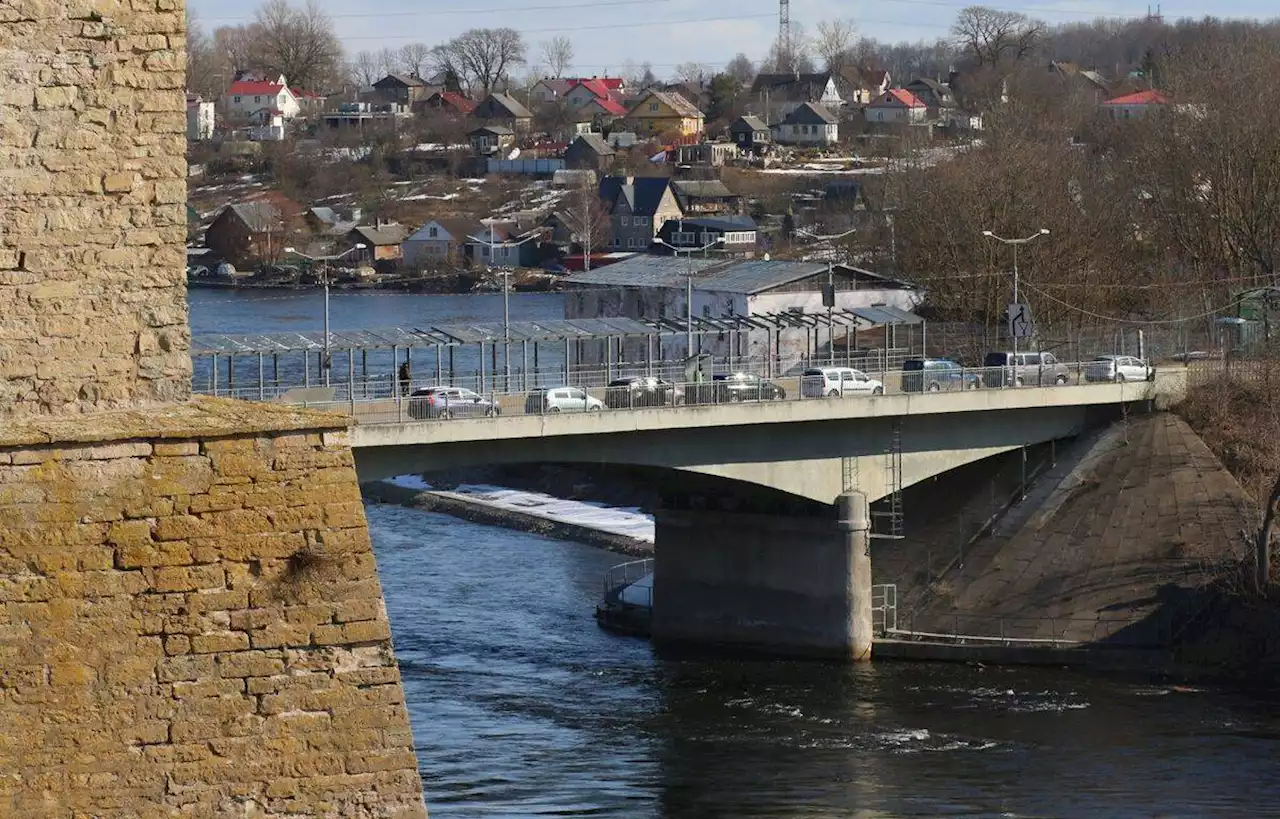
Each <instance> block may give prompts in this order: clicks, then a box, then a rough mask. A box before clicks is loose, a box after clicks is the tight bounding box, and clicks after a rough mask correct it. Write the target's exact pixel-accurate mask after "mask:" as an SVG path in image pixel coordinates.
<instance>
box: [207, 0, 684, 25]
mask: <svg viewBox="0 0 1280 819" xmlns="http://www.w3.org/2000/svg"><path fill="white" fill-rule="evenodd" d="M670 2H671V0H602V2H599V3H560V4H556V5H546V6H508V7H502V8H491V7H486V8H485V12H486V13H490V12H511V11H560V10H564V9H594V8H602V7H608V6H640V5H645V6H654V5H660V4H662V3H670ZM475 13H476V7H475V6H457V7H454V8H444V9H431V10H430V11H353V12H347V13H345V14H330V15H328V17H329V19H331V20H348V19H360V18H383V17H436V16H439V15H442V14H475ZM196 19H197V21H198V22H202V21H207V22H211V23H247V22H251V21H253V20H254V18H253V17H243V16H242V17H197V18H196Z"/></svg>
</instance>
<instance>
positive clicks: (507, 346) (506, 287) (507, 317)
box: [467, 219, 542, 390]
mask: <svg viewBox="0 0 1280 819" xmlns="http://www.w3.org/2000/svg"><path fill="white" fill-rule="evenodd" d="M493 231H494V227H493V220H492V219H491V220H490V221H489V266H488V272H489V274H490V275H492V274H493V272H494V261H493V259H494V254H495V253H496V252H497V251H496V249H495V246H494V241H493V238H494V236H493ZM540 235H542V234H541V231H534V232H533V233H530V234H529V235H528V236H526V237H524V238H523V239H521V240H520V241H518V242H506V241H503V243H502V246H503V248H504V249H505V250H506V252H510V249H511V248H513V247H519V246H520V245H522V244H524V243H525V242H530V241H533V240H534V239H536V238H538V237H539V236H540ZM467 238H468V239H470V240H471V241H473V242H476V243H477V244H479V243H482V242H483V240H482V239H480V238H479V237H476V236H468V237H467ZM502 344H503V348H502V368H503V374H504V375H505V378H506V380H505V382H504V383H503V385H502V388H503V389H504V390H507V389H510V387H509V385H510V383H511V268H510V267H508V266H507V265H503V266H502ZM495 377H496V376H495Z"/></svg>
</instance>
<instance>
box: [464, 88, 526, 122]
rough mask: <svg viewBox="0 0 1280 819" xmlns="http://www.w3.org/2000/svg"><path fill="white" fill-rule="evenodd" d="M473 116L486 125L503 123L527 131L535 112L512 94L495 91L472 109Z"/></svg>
mask: <svg viewBox="0 0 1280 819" xmlns="http://www.w3.org/2000/svg"><path fill="white" fill-rule="evenodd" d="M471 117H472V118H473V119H476V120H479V121H480V122H483V123H485V124H486V125H502V126H504V127H506V128H510V129H511V130H512V131H527V130H529V124H530V123H531V122H533V113H532V112H531V111H530V110H529V109H528V108H525V107H524V106H523V105H521V104H520V103H519V102H518V101H517V100H516V98H515V97H513V96H511V95H510V94H500V93H498V92H496V91H495V92H493V93H492V94H490V95H489V96H487V97H485V98H484V100H482V101H481V102H480V104H479V105H477V106H476V107H475V108H474V109H472V111H471Z"/></svg>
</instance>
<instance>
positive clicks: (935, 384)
mask: <svg viewBox="0 0 1280 819" xmlns="http://www.w3.org/2000/svg"><path fill="white" fill-rule="evenodd" d="M940 389H942V387H941V386H940V385H939V384H938V382H937V381H935V382H933V383H932V384H930V385H929V392H937V391H938V390H940Z"/></svg>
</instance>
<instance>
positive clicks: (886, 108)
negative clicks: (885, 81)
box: [866, 88, 928, 123]
mask: <svg viewBox="0 0 1280 819" xmlns="http://www.w3.org/2000/svg"><path fill="white" fill-rule="evenodd" d="M927 113H928V107H927V106H926V105H925V104H924V103H923V102H921V101H920V99H919V98H918V97H916V95H915V94H912V93H911V92H910V91H908V90H906V89H905V88H890V89H889V90H888V91H886V92H884V93H883V94H881V95H880V96H878V97H876V98H875V99H874V100H872V102H871V103H870V104H869V105H868V106H867V110H866V116H867V122H881V123H884V122H892V123H910V122H923V121H924V118H925V115H926V114H927Z"/></svg>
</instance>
